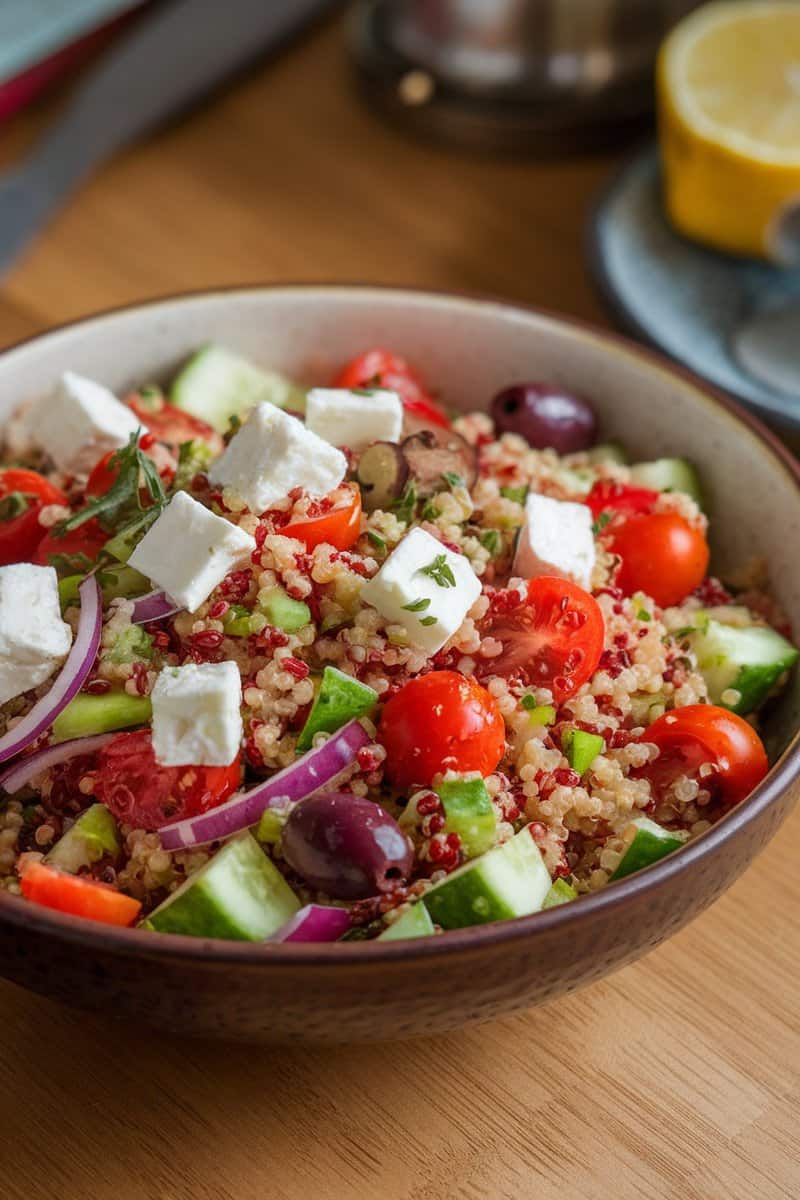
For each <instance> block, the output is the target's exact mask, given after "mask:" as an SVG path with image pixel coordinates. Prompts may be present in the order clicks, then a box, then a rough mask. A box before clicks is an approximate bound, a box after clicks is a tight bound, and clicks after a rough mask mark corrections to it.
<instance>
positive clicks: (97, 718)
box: [53, 692, 153, 742]
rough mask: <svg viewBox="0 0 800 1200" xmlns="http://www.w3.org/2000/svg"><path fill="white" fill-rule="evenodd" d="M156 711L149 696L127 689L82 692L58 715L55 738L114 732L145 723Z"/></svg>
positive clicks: (58, 740) (55, 724)
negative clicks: (129, 693) (99, 693)
mask: <svg viewBox="0 0 800 1200" xmlns="http://www.w3.org/2000/svg"><path fill="white" fill-rule="evenodd" d="M152 715H153V708H152V705H151V703H150V697H149V696H129V695H128V693H127V692H106V694H105V695H104V696H87V695H85V694H81V695H78V696H76V697H75V699H74V700H70V702H69V704H68V705H67V707H66V708H65V709H64V710H63V712H60V713H59V714H58V716H57V717H56V719H55V721H54V722H53V740H54V741H56V742H68V741H70V740H71V739H72V738H79V737H90V736H91V735H92V734H95V733H113V731H114V730H115V729H128V728H130V727H131V726H132V725H144V724H146V723H147V721H149V720H150V718H151V716H152Z"/></svg>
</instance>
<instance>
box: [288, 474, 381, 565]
mask: <svg viewBox="0 0 800 1200" xmlns="http://www.w3.org/2000/svg"><path fill="white" fill-rule="evenodd" d="M279 532H280V533H281V534H282V535H283V536H284V537H291V538H297V540H298V541H299V542H303V543H304V544H305V546H306V549H307V550H313V549H314V547H315V546H319V545H320V544H321V543H322V542H326V543H327V544H328V545H329V546H334V547H335V548H336V549H337V550H349V549H350V547H351V546H352V545H353V544H354V543H355V542H356V541H357V540H358V535H359V533H360V532H361V492H360V491H359V490H358V488H357V487H352V486H350V485H346V486H345V487H342V488H339V489H338V491H337V492H336V493H334V495H333V496H325V497H324V498H323V499H322V500H312V502H311V503H310V505H309V506H308V510H307V513H306V516H305V518H304V519H303V520H300V521H292V523H291V524H289V525H286V526H285V527H284V528H283V529H281V530H279Z"/></svg>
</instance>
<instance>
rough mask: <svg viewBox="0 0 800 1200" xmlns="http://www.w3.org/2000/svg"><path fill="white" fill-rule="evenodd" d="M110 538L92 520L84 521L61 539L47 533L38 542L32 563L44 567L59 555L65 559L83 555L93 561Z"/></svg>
mask: <svg viewBox="0 0 800 1200" xmlns="http://www.w3.org/2000/svg"><path fill="white" fill-rule="evenodd" d="M110 537H111V534H110V533H106V531H105V529H102V528H101V526H100V524H99V523H98V522H97V521H95V520H94V519H92V520H91V521H85V522H84V523H83V525H79V526H78V528H77V529H73V530H71V531H70V532H69V533H65V534H64V536H63V537H56V535H55V534H54V533H52V532H49V533H46V534H45V536H44V537H43V538H42V540H41V541H40V542H39V545H38V546H37V548H36V553H35V556H34V559H33V561H34V562H36V563H39V564H40V565H41V566H43V567H46V566H48V565H49V563H50V559H51V558H53V557H54V556H56V555H60V554H63V555H65V556H66V557H67V558H73V557H74V556H75V555H78V554H85V555H86V557H87V558H90V559H92V560H94V559H96V558H97V556H98V554H99V553H100V551H101V550H102V549H103V546H105V544H106V542H107V541H108V539H109V538H110Z"/></svg>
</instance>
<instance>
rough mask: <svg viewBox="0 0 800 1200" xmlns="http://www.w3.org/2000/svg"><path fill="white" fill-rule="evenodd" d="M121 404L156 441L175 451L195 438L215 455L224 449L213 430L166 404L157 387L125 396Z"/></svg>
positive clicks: (219, 438)
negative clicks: (135, 416) (126, 406)
mask: <svg viewBox="0 0 800 1200" xmlns="http://www.w3.org/2000/svg"><path fill="white" fill-rule="evenodd" d="M125 403H126V404H127V405H128V406H129V407H130V408H132V409H133V411H134V412H135V413H136V415H137V417H138V418H139V420H140V421H141V422H142V424H143V425H145V426H146V427H147V428H148V429H149V430H150V432H151V433H154V434H155V435H156V437H157V438H158V440H159V441H160V442H166V443H167V445H168V446H171V447H172V448H173V449H175V450H177V448H178V447H179V446H180V445H181V444H182V443H183V442H193V441H195V439H197V440H199V441H201V442H205V443H206V445H208V446H210V447H211V449H212V450H213V451H214V453H215V454H221V453H222V451H223V450H224V449H225V443H224V441H223V440H222V437H221V436H220V434H218V433H217V431H216V429H213V428H212V426H211V425H209V424H208V423H207V422H206V421H201V420H200V418H199V417H193V416H192V414H191V413H188V412H184V410H183V409H182V408H176V407H175V405H174V404H170V403H169V402H168V401H167V400H165V399H164V397H163V395H162V394H161V392H160V391H159V390H158V388H147V389H145V390H144V391H143V392H133V394H132V395H130V396H127V397H126V399H125Z"/></svg>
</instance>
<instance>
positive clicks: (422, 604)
mask: <svg viewBox="0 0 800 1200" xmlns="http://www.w3.org/2000/svg"><path fill="white" fill-rule="evenodd" d="M430 606H431V602H430V600H428V599H427V597H423V598H420V599H419V600H412V601H411V603H410V604H404V605H403V608H404V609H405V611H406V612H413V613H415V612H424V611H425V609H426V608H430Z"/></svg>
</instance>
